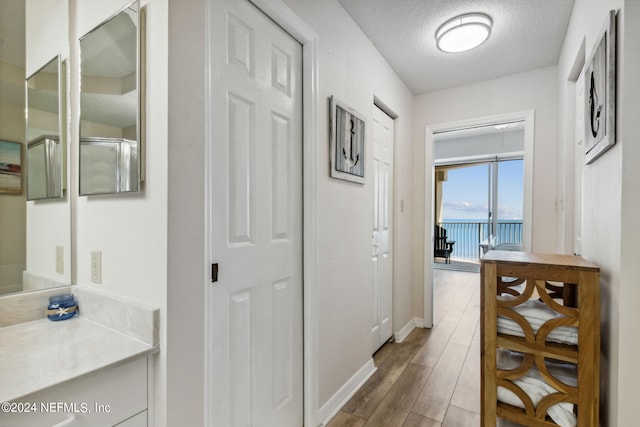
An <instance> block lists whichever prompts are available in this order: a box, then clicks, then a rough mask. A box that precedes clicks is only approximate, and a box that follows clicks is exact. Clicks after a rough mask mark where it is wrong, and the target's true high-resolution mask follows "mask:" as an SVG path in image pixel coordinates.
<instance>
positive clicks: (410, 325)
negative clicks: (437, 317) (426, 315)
mask: <svg viewBox="0 0 640 427" xmlns="http://www.w3.org/2000/svg"><path fill="white" fill-rule="evenodd" d="M414 328H424V319H420V318H418V317H414V318H413V319H411V320H409V321H408V322H407V324H406V325H404V326H403V327H402V329H400V330H399V331H398V332H394V333H393V338H394V339H395V341H396V342H397V343H401V342H402V341H404V340H405V339H406V338H407V336H409V334H410V333H411V331H413V330H414Z"/></svg>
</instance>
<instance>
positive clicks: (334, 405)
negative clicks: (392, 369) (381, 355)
mask: <svg viewBox="0 0 640 427" xmlns="http://www.w3.org/2000/svg"><path fill="white" fill-rule="evenodd" d="M376 370H377V368H376V366H375V365H374V363H373V359H369V360H368V361H367V363H365V364H364V365H363V366H362V367H361V368H360V369H358V372H356V373H355V374H353V376H352V377H351V378H349V380H348V381H347V382H346V383H344V385H343V386H342V387H340V389H339V390H338V391H337V392H336V393H335V394H334V395H333V396H331V398H330V399H329V400H328V401H327V402H326V403H325V404H324V405H322V407H321V408H320V411H319V415H320V427H322V426H326V425H327V424H329V421H331V419H332V418H333V417H335V416H336V414H337V413H338V411H340V408H342V407H343V406H344V405H345V404H346V403H347V402H348V401H349V399H351V397H352V396H353V395H354V394H356V392H357V391H358V390H359V389H360V387H362V386H363V385H364V383H365V382H366V381H367V380H368V379H369V378H370V377H371V375H373V374H374V372H375V371H376Z"/></svg>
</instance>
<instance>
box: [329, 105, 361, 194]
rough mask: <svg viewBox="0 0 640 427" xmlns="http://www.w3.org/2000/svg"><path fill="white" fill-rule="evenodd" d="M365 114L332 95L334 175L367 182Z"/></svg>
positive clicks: (332, 174) (332, 172)
mask: <svg viewBox="0 0 640 427" xmlns="http://www.w3.org/2000/svg"><path fill="white" fill-rule="evenodd" d="M365 127H366V123H365V120H364V117H363V116H362V115H361V114H359V113H358V112H357V111H355V110H353V109H352V108H349V107H348V106H346V105H345V104H343V103H342V102H340V101H338V100H336V99H335V97H333V96H332V97H331V151H330V156H331V176H332V177H333V178H338V179H344V180H347V181H352V182H357V183H360V184H364V182H365V176H364V163H365V157H364V156H365V152H364V149H365Z"/></svg>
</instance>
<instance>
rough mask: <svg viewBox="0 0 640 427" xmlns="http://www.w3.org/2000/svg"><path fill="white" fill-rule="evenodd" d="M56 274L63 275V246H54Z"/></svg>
mask: <svg viewBox="0 0 640 427" xmlns="http://www.w3.org/2000/svg"><path fill="white" fill-rule="evenodd" d="M56 273H58V274H64V246H56Z"/></svg>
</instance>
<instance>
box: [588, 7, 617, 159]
mask: <svg viewBox="0 0 640 427" xmlns="http://www.w3.org/2000/svg"><path fill="white" fill-rule="evenodd" d="M589 58H590V59H589V61H588V62H587V63H586V64H585V68H584V70H585V72H584V81H585V86H584V88H585V91H584V94H585V96H584V98H585V100H584V108H585V109H584V112H585V115H584V131H585V163H586V164H589V163H592V162H593V161H595V160H596V159H597V158H598V157H600V156H601V155H602V154H603V153H604V152H605V151H606V150H608V149H609V148H611V147H612V146H613V145H614V144H615V143H616V11H615V10H611V11H609V14H608V15H607V21H606V22H605V24H604V28H603V30H602V31H601V32H600V36H599V37H598V39H597V42H596V45H595V46H594V47H593V51H592V53H591V56H590V57H589Z"/></svg>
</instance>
